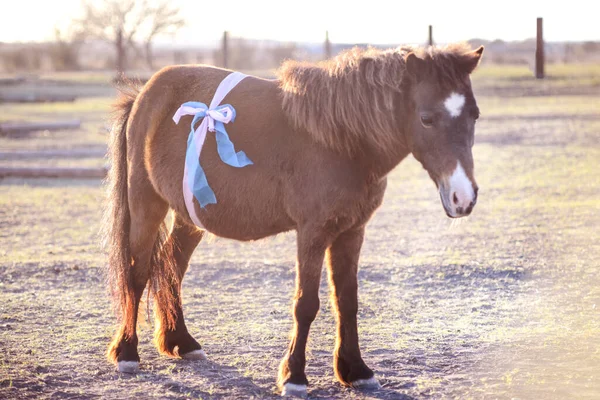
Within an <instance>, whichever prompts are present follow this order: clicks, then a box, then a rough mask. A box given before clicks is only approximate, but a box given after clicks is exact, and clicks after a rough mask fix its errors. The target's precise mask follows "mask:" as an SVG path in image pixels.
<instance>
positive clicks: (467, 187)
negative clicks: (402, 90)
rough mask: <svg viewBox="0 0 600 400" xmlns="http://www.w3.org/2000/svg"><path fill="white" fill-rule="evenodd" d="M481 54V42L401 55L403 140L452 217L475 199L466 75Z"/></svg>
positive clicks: (474, 111) (472, 112) (471, 99)
mask: <svg viewBox="0 0 600 400" xmlns="http://www.w3.org/2000/svg"><path fill="white" fill-rule="evenodd" d="M482 53H483V47H480V48H479V49H477V50H475V51H470V50H467V49H466V48H464V47H456V48H454V49H451V50H448V49H437V48H434V47H431V48H429V49H427V50H421V51H420V52H419V51H414V52H409V53H407V55H406V58H405V60H406V72H407V73H408V75H409V77H410V80H411V82H412V84H411V85H410V95H409V96H410V97H411V99H412V101H411V102H410V107H409V111H408V114H407V115H405V118H407V120H406V123H407V124H408V125H407V127H408V129H407V133H406V134H407V138H406V139H407V142H408V143H407V144H408V146H409V148H410V150H411V152H412V154H413V155H414V157H415V158H416V159H417V160H418V161H419V162H420V163H421V164H422V165H423V167H424V168H425V169H426V170H427V172H428V173H429V176H430V177H431V179H432V180H433V181H434V182H435V184H436V185H437V187H438V190H439V193H440V198H441V200H442V204H443V206H444V209H445V211H446V214H447V215H448V216H449V217H451V218H459V217H464V216H467V215H469V214H470V213H471V211H472V210H473V207H474V206H475V203H476V202H477V191H478V187H477V183H476V182H475V177H474V175H473V154H472V152H471V148H472V147H473V141H474V133H475V122H476V121H477V118H478V117H479V108H478V107H477V103H476V101H475V96H474V95H473V90H472V88H471V81H470V78H469V76H470V74H471V72H473V70H474V69H475V68H476V67H477V65H478V64H479V60H480V59H481V55H482Z"/></svg>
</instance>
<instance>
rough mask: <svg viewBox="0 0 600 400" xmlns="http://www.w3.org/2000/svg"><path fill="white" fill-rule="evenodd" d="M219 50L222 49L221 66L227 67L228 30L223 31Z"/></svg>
mask: <svg viewBox="0 0 600 400" xmlns="http://www.w3.org/2000/svg"><path fill="white" fill-rule="evenodd" d="M221 50H222V51H223V68H227V67H228V64H229V60H228V58H229V57H228V56H229V32H227V31H224V32H223V46H222V49H221Z"/></svg>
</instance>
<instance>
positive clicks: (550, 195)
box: [0, 76, 600, 399]
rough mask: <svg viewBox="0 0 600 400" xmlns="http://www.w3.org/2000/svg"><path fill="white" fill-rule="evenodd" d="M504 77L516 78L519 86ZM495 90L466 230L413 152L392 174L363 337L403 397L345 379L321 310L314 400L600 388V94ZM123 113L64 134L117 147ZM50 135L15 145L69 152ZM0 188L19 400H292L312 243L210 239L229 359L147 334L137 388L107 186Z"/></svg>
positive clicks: (195, 266)
mask: <svg viewBox="0 0 600 400" xmlns="http://www.w3.org/2000/svg"><path fill="white" fill-rule="evenodd" d="M485 79H487V80H488V81H486V83H485V84H486V85H489V87H492V86H493V82H494V81H495V80H496V81H498V87H507V86H503V85H506V81H505V80H504V79H503V78H502V77H496V76H490V77H486V78H485ZM475 84H477V82H476V83H475ZM527 85H529V83H527ZM542 85H549V86H548V87H550V88H551V90H550V91H552V90H554V89H552V88H553V87H552V82H551V83H542ZM559 86H560V85H558V86H557V87H559ZM503 90H508V89H503ZM513 90H514V91H516V92H519V91H521V90H522V87H521V81H515V82H514V83H513ZM545 90H546V89H545ZM561 90H562V89H561ZM486 93H487V94H485V93H484V94H482V95H480V96H479V102H480V106H481V109H482V115H483V117H482V119H481V121H480V123H478V128H477V144H476V146H475V150H474V154H475V159H476V175H477V179H478V183H479V186H480V187H481V190H480V200H479V203H478V205H477V207H476V209H475V211H474V214H473V215H472V216H471V217H469V218H468V219H467V220H461V221H459V222H458V223H451V222H450V221H449V220H448V219H447V218H446V217H445V216H444V212H443V210H442V207H441V205H440V204H439V200H438V196H437V193H436V191H435V187H434V184H433V183H432V182H430V180H429V178H428V177H427V174H426V173H425V172H424V171H423V170H422V168H421V167H420V165H418V164H417V163H416V162H415V161H414V160H413V159H409V160H406V161H405V162H403V163H402V164H401V165H400V166H399V167H398V168H397V169H396V170H395V171H393V173H392V174H391V176H390V184H389V189H388V192H387V194H386V198H385V203H384V205H383V207H382V208H381V210H379V212H378V214H377V215H376V217H375V219H374V220H373V221H372V223H371V224H370V225H369V227H368V232H367V239H366V242H365V245H364V252H363V255H362V258H361V270H360V272H359V277H360V311H359V312H360V318H359V324H360V326H359V328H360V331H361V332H360V333H361V347H362V349H363V353H364V357H365V360H366V361H367V363H368V364H369V365H370V366H371V367H372V368H373V369H374V370H375V371H376V373H377V375H378V376H379V378H380V379H381V382H382V383H383V385H384V388H383V389H382V390H381V391H378V392H372V393H360V392H355V391H352V390H350V389H344V388H341V387H340V386H339V385H338V384H336V383H335V382H334V379H333V372H332V368H331V361H332V357H331V351H332V348H333V342H334V336H333V335H334V329H333V326H334V325H333V319H332V315H331V312H330V308H329V305H328V304H327V303H326V301H322V307H321V308H322V309H321V313H320V314H319V317H318V318H317V320H316V321H315V323H314V325H313V329H312V331H311V338H310V345H309V348H310V350H309V353H308V367H307V372H308V375H309V380H310V382H311V385H310V388H309V390H310V396H311V397H312V398H327V399H331V398H340V399H341V398H351V399H352V398H355V399H359V398H360V399H370V398H381V399H398V398H400V399H402V398H404V399H408V398H448V397H452V398H544V399H552V398H556V399H563V398H579V399H584V398H590V399H591V398H595V397H597V395H598V393H600V376H599V375H598V371H600V350H599V348H598V341H599V340H600V289H599V288H600V286H599V284H598V283H599V282H600V271H599V269H598V259H599V258H600V240H599V239H600V237H599V235H598V226H600V169H599V168H598V160H600V146H599V143H600V129H599V128H600V110H599V109H598V104H599V100H600V98H599V97H598V96H597V95H596V96H592V95H590V94H589V93H587V92H585V91H584V92H580V91H577V90H575V89H572V90H571V92H569V94H568V95H555V96H552V97H544V96H537V95H535V96H529V97H518V98H516V97H513V96H510V97H506V96H503V95H502V93H496V92H494V91H489V92H486ZM4 107H5V106H4V105H2V106H0V112H2V111H3V110H6V109H5V108H4ZM23 107H24V106H23ZM17 111H18V110H17ZM29 111H31V110H29ZM105 111H106V110H105V109H100V110H99V111H97V112H96V111H95V110H93V107H92V106H90V108H88V109H87V111H85V110H83V111H81V110H78V112H82V113H83V114H84V115H87V116H86V117H85V118H86V127H88V128H85V129H84V130H83V131H82V132H81V133H80V134H81V139H78V138H76V136H77V135H71V136H67V135H66V136H59V137H61V138H62V140H64V141H65V143H64V144H62V145H67V146H73V147H75V146H83V145H84V144H85V143H91V144H92V145H94V146H96V145H98V143H99V141H100V136H98V137H97V136H96V134H95V133H94V132H97V131H98V130H100V123H101V122H100V121H101V120H102V118H103V114H104V112H105ZM57 112H63V111H61V110H58V111H57ZM64 112H65V113H68V112H70V111H69V110H68V107H65V109H64ZM88 112H89V114H88ZM24 114H26V113H24ZM88 118H89V122H87V121H88ZM88 129H89V130H88ZM69 138H71V139H72V140H73V141H71V140H69ZM79 140H81V141H79ZM31 142H33V143H35V144H33V145H32V144H30V141H25V140H20V141H17V140H16V139H7V138H3V139H1V140H0V145H1V147H2V149H12V148H29V147H35V148H47V147H53V146H54V145H55V143H53V142H52V140H51V138H44V137H41V138H38V137H36V138H34V140H32V141H31ZM15 143H16V144H15ZM0 187H1V195H0V237H1V240H2V247H1V248H0V349H1V350H2V351H0V397H3V398H40V397H42V398H50V397H52V398H90V397H102V398H131V397H139V398H142V397H143V398H173V399H180V398H181V399H183V398H205V399H206V398H210V399H212V398H214V399H238V398H252V397H253V398H257V399H258V398H260V399H262V398H271V397H272V398H276V393H275V385H274V382H275V374H276V368H277V364H278V362H279V360H280V358H281V356H282V355H283V352H284V350H285V348H286V345H287V334H288V331H289V329H290V328H291V316H290V310H289V309H290V304H291V294H292V290H293V278H294V276H293V263H294V235H293V234H286V235H280V236H277V237H274V238H271V239H268V240H265V241H260V242H256V243H238V242H233V241H228V240H222V239H217V240H214V241H213V242H211V243H209V242H203V243H202V244H201V245H200V246H199V248H198V250H197V252H196V253H195V255H194V257H193V259H192V266H191V268H190V271H189V272H188V275H187V276H186V280H185V281H184V296H185V298H184V303H185V310H186V315H187V320H188V326H189V327H190V330H191V332H192V333H193V334H194V335H195V337H196V338H197V339H198V340H199V341H200V342H201V343H202V344H203V346H204V347H205V349H206V351H207V353H208V355H209V357H210V360H211V361H209V362H200V363H197V364H194V363H189V362H184V361H180V360H171V359H167V358H164V357H161V356H159V355H158V354H157V352H156V350H155V349H154V348H153V346H152V344H151V341H150V339H151V337H150V336H151V331H152V327H151V326H150V323H144V324H143V326H142V333H141V346H140V352H141V357H142V372H141V373H140V374H138V375H137V376H134V377H130V376H126V375H119V374H117V373H115V372H114V371H113V368H112V366H111V365H108V364H107V363H106V361H105V359H104V350H105V346H106V345H107V343H108V341H109V338H110V336H111V334H112V329H113V323H114V320H113V317H112V315H111V314H110V307H109V303H108V299H107V296H106V291H105V289H104V286H103V277H102V273H101V268H102V265H103V262H104V257H103V255H102V254H101V252H100V251H99V247H98V238H97V236H96V233H97V230H98V228H99V225H100V218H101V213H100V207H101V200H102V192H101V186H100V183H99V182H97V181H43V180H27V181H21V180H12V179H11V180H5V181H2V182H0ZM326 295H327V288H326V285H325V283H323V288H322V299H323V300H325V299H326Z"/></svg>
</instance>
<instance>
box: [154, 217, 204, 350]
mask: <svg viewBox="0 0 600 400" xmlns="http://www.w3.org/2000/svg"><path fill="white" fill-rule="evenodd" d="M203 235H204V231H201V230H199V229H197V228H196V227H194V226H191V225H188V224H187V223H186V222H184V221H183V219H182V218H180V217H179V215H176V217H175V223H174V225H173V229H172V231H171V234H170V235H169V239H168V243H169V244H170V245H171V246H172V251H173V258H172V260H173V261H174V262H175V263H176V270H177V274H178V278H179V279H178V280H177V281H175V282H172V283H171V286H170V290H171V292H172V294H173V297H174V298H175V300H176V301H175V302H174V303H173V306H174V309H169V307H170V305H169V304H164V302H163V301H161V299H160V298H159V297H158V296H155V309H154V310H155V325H156V329H155V331H154V343H155V345H156V347H157V348H158V350H159V351H160V352H161V353H163V354H165V355H168V356H171V357H181V358H184V359H188V360H203V359H205V358H206V355H205V353H204V351H203V350H202V346H200V344H199V343H198V342H197V341H196V340H195V339H194V338H193V337H192V335H190V333H189V332H188V330H187V327H186V325H185V321H184V318H183V309H182V304H181V282H182V281H183V276H184V275H185V273H186V271H187V269H188V265H189V261H190V258H191V257H192V254H193V252H194V249H195V248H196V246H198V243H199V242H200V240H201V239H202V236H203ZM169 314H172V315H173V316H174V317H175V320H174V321H172V320H170V318H169Z"/></svg>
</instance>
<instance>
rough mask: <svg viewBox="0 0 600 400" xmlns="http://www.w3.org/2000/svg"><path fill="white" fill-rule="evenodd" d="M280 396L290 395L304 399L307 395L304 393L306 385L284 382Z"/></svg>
mask: <svg viewBox="0 0 600 400" xmlns="http://www.w3.org/2000/svg"><path fill="white" fill-rule="evenodd" d="M281 396H292V397H300V398H301V399H305V398H306V397H307V396H308V395H307V393H306V385H298V384H296V383H286V384H285V385H283V389H282V390H281Z"/></svg>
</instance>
